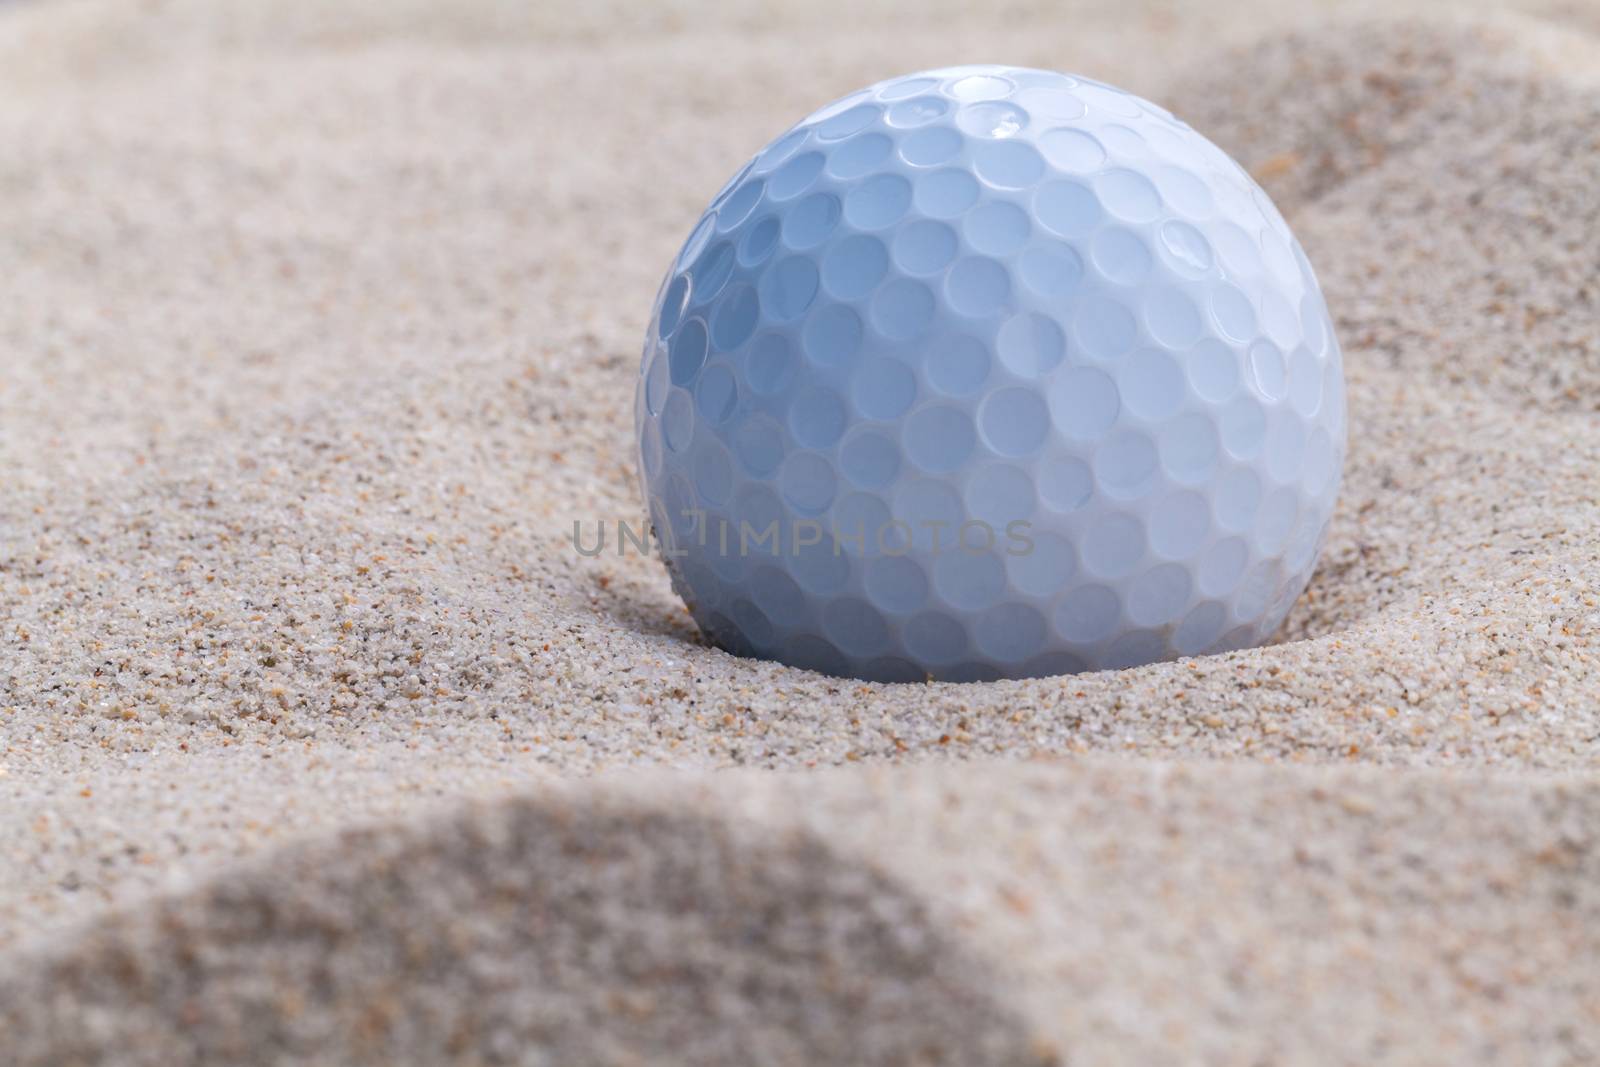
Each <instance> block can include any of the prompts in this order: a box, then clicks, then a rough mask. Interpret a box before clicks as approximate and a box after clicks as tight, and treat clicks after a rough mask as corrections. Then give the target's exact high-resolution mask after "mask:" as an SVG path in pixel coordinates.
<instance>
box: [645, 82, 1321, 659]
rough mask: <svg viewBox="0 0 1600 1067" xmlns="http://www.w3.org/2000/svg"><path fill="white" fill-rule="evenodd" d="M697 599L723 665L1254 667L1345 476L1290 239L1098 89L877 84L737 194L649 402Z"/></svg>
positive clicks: (676, 546)
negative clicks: (1204, 659) (1223, 656)
mask: <svg viewBox="0 0 1600 1067" xmlns="http://www.w3.org/2000/svg"><path fill="white" fill-rule="evenodd" d="M635 419H636V425H637V430H638V439H639V469H640V475H641V480H642V483H643V489H644V496H645V502H646V506H647V508H648V510H649V514H650V518H651V521H652V523H653V525H654V527H655V530H656V533H657V536H658V538H660V541H661V546H662V554H663V556H664V558H665V559H666V562H667V566H668V569H669V571H670V573H671V577H672V580H673V585H674V587H675V588H676V589H677V591H678V592H679V594H680V595H681V596H682V597H683V599H684V601H685V602H686V603H687V605H688V606H689V608H690V610H691V612H692V613H693V615H694V618H695V621H696V622H697V623H698V624H699V626H700V628H701V630H702V631H703V632H704V633H705V634H706V635H707V636H708V637H709V638H710V639H711V640H712V641H713V642H715V643H716V644H717V645H719V646H721V647H722V648H724V649H727V650H729V651H731V652H735V653H739V654H744V655H755V656H762V657H768V658H773V659H777V660H781V661H783V662H785V663H789V664H792V665H796V666H801V667H807V668H812V669H815V670H819V671H823V672H826V673H829V674H835V675H845V676H855V677H860V678H867V679H874V680H881V681H923V680H927V679H929V678H932V679H939V680H950V681H976V680H985V679H995V678H1001V677H1026V676H1035V675H1046V674H1060V673H1070V672H1076V671H1084V670H1098V669H1104V668H1114V667H1129V666H1134V665H1138V664H1143V663H1150V662H1154V661H1158V660H1162V659H1169V658H1173V657H1177V656H1191V655H1199V654H1203V653H1208V652H1215V651H1221V650H1228V649H1236V648H1242V647H1246V646H1249V645H1252V644H1255V643H1257V642H1260V641H1262V640H1264V639H1265V638H1267V637H1268V636H1270V635H1271V634H1272V633H1273V631H1274V630H1276V629H1277V628H1278V626H1279V625H1280V624H1281V623H1282V621H1283V619H1284V616H1285V615H1286V614H1287V613H1288V611H1289V608H1290V606H1291V605H1292V604H1293V602H1294V601H1295V599H1296V597H1298V596H1299V594H1300V592H1301V591H1302V590H1303V589H1304V588H1305V585H1306V582H1307V580H1308V579H1309V577H1310V575H1311V571H1312V568H1313V567H1314V565H1315V563H1316V559H1317V554H1318V551H1319V549H1320V547H1321V545H1322V542H1323V538H1324V535H1325V533H1326V531H1327V527H1328V520H1329V516H1330V515H1331V514H1332V512H1333V507H1334V500H1335V497H1336V495H1337V493H1338V487H1339V479H1340V472H1341V468H1342V465H1343V458H1344V448H1345V398H1344V379H1343V373H1342V370H1341V359H1340V352H1339V345H1338V342H1337V340H1336V339H1335V337H1334V334H1333V329H1332V326H1331V323H1330V322H1329V318H1328V312H1327V308H1326V306H1325V304H1324V303H1323V299H1322V295H1321V291H1320V290H1319V288H1318V286H1317V281H1316V278H1315V276H1314V275H1313V273H1312V270H1311V267H1310V265H1309V263H1308V262H1307V261H1306V257H1305V255H1304V253H1303V252H1302V251H1301V248H1300V245H1299V243H1298V242H1297V241H1296V240H1295V238H1294V236H1293V234H1291V233H1290V231H1289V227H1288V226H1287V225H1286V224H1285V223H1284V221H1283V218H1282V216H1281V215H1280V214H1279V213H1278V211H1277V209H1276V208H1275V207H1274V206H1273V204H1272V201H1271V200H1270V199H1268V197H1267V195H1266V194H1265V193H1264V192H1263V191H1262V190H1261V189H1260V187H1259V186H1257V185H1256V183H1255V182H1254V181H1252V180H1251V178H1250V176H1249V175H1248V174H1246V173H1245V172H1244V171H1243V170H1242V169H1241V168H1240V167H1239V166H1238V165H1237V164H1236V163H1235V162H1234V161H1233V160H1231V159H1230V158H1229V157H1228V156H1227V155H1226V154H1225V153H1224V152H1222V151H1221V150H1220V149H1218V148H1217V147H1216V146H1214V145H1213V144H1211V142H1209V141H1207V140H1206V139H1205V138H1204V137H1202V136H1200V134H1198V133H1196V132H1195V131H1194V130H1192V129H1190V128H1189V127H1188V126H1187V125H1185V124H1184V123H1182V122H1181V121H1179V120H1177V119H1175V118H1173V116H1172V115H1170V114H1169V113H1168V112H1167V111H1165V110H1164V109H1162V108H1160V107H1158V106H1156V105H1154V104H1152V103H1150V102H1148V101H1146V100H1142V99H1140V98H1139V97H1137V96H1134V95H1132V94H1130V93H1126V92H1122V91H1120V90H1118V89H1114V88H1112V87H1110V86H1107V85H1104V84H1101V83H1099V82H1095V81H1091V80H1089V79H1086V78H1079V77H1071V76H1067V75H1064V74H1057V73H1051V72H1048V71H1041V70H1027V69H1019V68H1014V67H1000V66H981V67H976V66H975V67H960V68H951V69H946V70H934V71H927V72H925V73H920V74H913V75H909V76H906V77H901V78H894V79H891V80H889V81H884V82H880V83H879V84H877V85H874V86H871V87H870V88H867V89H863V90H861V91H860V92H857V93H854V94H852V95H850V96H847V97H845V98H844V99H842V100H838V101H836V102H835V103H833V104H830V105H828V106H827V107H825V108H823V109H822V110H820V111H818V112H817V113H815V114H814V115H811V116H810V117H809V118H807V119H805V120H803V121H802V122H800V123H799V124H797V125H796V126H794V127H793V128H792V129H790V130H789V131H787V132H786V133H784V134H783V135H781V136H780V137H778V138H777V139H776V140H774V141H773V142H772V143H771V144H769V145H768V146H767V147H766V148H764V149H762V150H761V151H760V152H759V153H757V154H756V156H755V157H754V158H753V159H751V160H750V161H749V163H747V164H746V165H745V166H744V167H743V168H742V169H741V170H740V171H739V172H738V173H737V174H736V175H734V177H733V179H732V180H731V181H729V182H728V183H727V185H726V186H725V187H724V188H723V190H722V192H721V193H719V194H718V195H717V197H716V198H715V200H714V201H713V202H712V204H711V206H710V207H709V208H708V209H707V210H706V212H705V214H704V215H703V216H702V217H701V219H700V220H699V222H698V224H697V225H695V227H694V228H693V231H692V232H691V234H690V236H689V238H688V240H687V242H685V244H684V246H683V249H682V251H681V252H679V254H678V256H677V259H676V261H675V262H674V263H673V264H672V267H671V269H670V270H669V271H668V273H667V277H666V279H665V280H664V282H663V283H662V286H661V291H660V295H659V296H658V298H657V301H656V308H655V312H654V315H653V317H652V321H651V323H650V327H649V335H648V338H647V340H646V343H645V348H644V357H643V361H642V365H641V371H640V380H639V383H638V389H637V395H636V399H635Z"/></svg>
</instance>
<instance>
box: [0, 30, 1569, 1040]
mask: <svg viewBox="0 0 1600 1067" xmlns="http://www.w3.org/2000/svg"><path fill="white" fill-rule="evenodd" d="M1386 6H1387V7H1392V5H1386ZM302 7H304V9H303V10H302ZM1419 10H1420V8H1419ZM318 12H320V9H317V11H313V8H312V6H311V5H288V6H287V7H286V8H285V9H284V11H283V12H282V13H281V15H280V16H274V17H268V16H267V14H266V13H265V9H259V10H258V5H255V4H252V3H246V2H244V0H238V2H234V3H227V4H221V5H208V6H204V7H201V6H197V5H194V4H190V3H187V2H186V3H180V4H176V5H173V6H172V7H170V8H166V9H161V10H159V11H154V12H146V11H145V10H144V9H143V8H142V7H140V6H138V5H125V4H122V3H116V2H111V0H87V2H84V0H79V2H68V0H59V2H50V3H37V4H23V5H18V6H15V7H13V8H10V9H8V10H4V11H0V67H4V66H7V65H8V62H9V67H10V69H11V70H14V71H15V72H16V75H15V77H16V84H17V85H19V86H20V90H19V91H17V92H14V93H7V94H4V96H3V97H0V144H4V145H5V146H6V149H5V151H4V152H0V194H3V195H0V277H4V278H6V279H8V283H7V284H8V285H9V286H10V289H9V293H10V295H11V297H12V299H9V300H6V301H4V302H0V471H3V472H4V476H5V484H4V489H3V491H0V634H4V635H5V641H6V643H5V645H4V647H5V649H6V652H5V657H4V660H3V661H0V1059H4V1060H5V1061H6V1062H15V1063H19V1064H47V1063H50V1064H54V1063H63V1062H91V1063H92V1062H108V1063H109V1062H117V1063H151V1064H157V1063H159V1064H174V1063H199V1062H219V1061H227V1062H240V1063H257V1062H259V1063H269V1062H283V1061H284V1060H286V1059H287V1060H292V1061H294V1062H305V1063H368V1062H370V1063H417V1064H432V1063H441V1062H460V1063H551V1064H558V1063H559V1064H574V1063H596V1064H625V1063H651V1064H658V1063H680V1062H681V1063H695V1064H747V1063H751V1062H772V1063H785V1064H786V1063H794V1064H811V1063H847V1062H863V1063H951V1064H983V1063H995V1064H1002V1063H1004V1064H1017V1063H1029V1062H1040V1063H1049V1062H1068V1061H1075V1062H1130V1063H1147V1062H1152V1061H1161V1060H1175V1059H1176V1060H1185V1061H1201V1062H1217V1063H1231V1062H1256V1061H1272V1062H1327V1061H1328V1059H1329V1057H1330V1056H1333V1057H1334V1058H1337V1059H1339V1060H1341V1061H1348V1062H1362V1063H1368V1062H1376V1061H1381V1060H1384V1059H1386V1058H1387V1059H1390V1060H1397V1061H1408V1060H1409V1061H1416V1060H1439V1059H1443V1060H1447V1061H1449V1062H1457V1063H1465V1062H1485V1063H1490V1062H1514V1061H1516V1062H1520V1061H1533V1060H1538V1061H1544V1062H1579V1061H1583V1060H1585V1059H1593V1058H1600V976H1597V974H1596V972H1595V970H1594V968H1593V967H1592V966H1591V965H1590V963H1591V961H1592V960H1593V959H1594V958H1595V956H1596V953H1597V952H1600V889H1597V888H1596V887H1600V867H1597V862H1600V861H1597V856H1600V842H1597V841H1596V838H1595V827H1597V826H1600V779H1597V778H1596V768H1597V754H1600V676H1597V670H1600V665H1597V661H1596V655H1597V648H1596V645H1595V641H1596V634H1597V633H1600V492H1597V490H1596V486H1597V485H1600V482H1597V481H1596V478H1595V472H1596V471H1597V470H1600V417H1597V414H1596V411H1597V407H1600V401H1597V399H1596V398H1597V397H1600V282H1597V281H1596V277H1597V271H1596V268H1597V267H1600V261H1597V260H1596V254H1595V249H1596V248H1597V247H1600V199H1597V196H1596V192H1595V190H1596V189H1600V141H1597V140H1596V136H1597V135H1596V132H1595V131H1596V130H1597V129H1600V90H1597V89H1596V88H1594V87H1592V86H1591V85H1589V84H1586V83H1585V82H1584V81H1583V80H1582V77H1583V75H1584V72H1585V71H1587V70H1593V69H1600V39H1596V38H1594V37H1591V36H1588V34H1589V32H1590V30H1589V29H1584V28H1572V29H1567V28H1563V27H1562V26H1561V25H1558V24H1557V23H1556V22H1555V21H1552V20H1551V19H1548V18H1544V19H1541V18H1536V17H1534V16H1532V15H1518V16H1510V15H1496V16H1492V17H1489V18H1487V19H1480V20H1478V21H1475V22H1471V23H1462V22H1458V21H1454V20H1452V21H1448V22H1444V21H1438V19H1439V18H1442V17H1443V16H1442V15H1433V14H1429V15H1427V16H1426V17H1425V18H1423V19H1420V20H1414V21H1410V22H1405V23H1392V22H1388V21H1384V22H1371V21H1359V20H1358V21H1354V22H1346V23H1344V24H1340V25H1337V26H1332V27H1330V26H1325V25H1321V24H1308V23H1306V21H1305V20H1306V19H1307V18H1308V17H1315V16H1316V14H1317V13H1316V12H1314V11H1311V12H1308V11H1293V10H1286V9H1285V8H1284V7H1283V6H1282V5H1270V6H1266V5H1264V6H1263V8H1262V9H1261V10H1259V11H1247V12H1241V13H1240V14H1239V15H1238V16H1237V19H1236V21H1235V22H1234V23H1233V24H1232V26H1231V28H1230V29H1229V31H1228V37H1229V39H1230V40H1234V41H1239V42H1241V44H1240V47H1239V48H1237V49H1234V50H1229V49H1228V48H1226V47H1225V46H1224V43H1223V42H1219V41H1216V40H1211V39H1207V38H1206V37H1205V36H1204V34H1202V33H1201V32H1200V31H1201V30H1202V28H1204V27H1206V26H1208V25H1209V21H1208V20H1209V19H1210V17H1211V16H1210V15H1207V16H1206V17H1205V19H1202V17H1201V16H1202V14H1204V13H1203V12H1201V11H1199V9H1197V10H1196V11H1195V12H1194V13H1184V12H1181V11H1180V12H1176V13H1175V12H1173V11H1171V10H1169V9H1166V8H1154V7H1152V8H1151V9H1150V10H1148V11H1144V10H1142V9H1141V10H1137V11H1119V12H1118V13H1117V15H1116V17H1115V18H1113V17H1111V16H1109V15H1106V14H1103V13H1102V14H1096V13H1093V12H1086V13H1080V12H1066V11H1063V12H1061V13H1058V14H1054V15H1049V16H1045V15H1040V14H1038V13H1037V12H1031V13H1019V14H1018V15H1017V17H1016V18H1014V19H990V18H982V19H979V18H976V17H971V18H970V19H968V20H967V21H961V19H962V18H964V17H965V16H953V18H954V19H955V21H952V22H950V23H949V24H948V25H943V26H940V27H938V28H937V30H938V32H935V31H934V30H933V29H919V28H917V27H911V28H909V29H908V28H907V27H905V26H903V25H901V24H900V23H899V22H898V21H897V20H896V19H895V18H894V17H893V15H894V9H893V8H892V7H884V8H883V9H881V10H879V9H876V8H873V9H871V10H869V11H867V12H866V13H865V19H864V25H865V28H864V29H863V30H862V31H861V32H860V33H859V34H853V35H848V36H845V35H839V34H837V32H836V31H835V30H834V29H833V28H832V27H831V26H830V24H829V21H828V19H827V18H826V17H824V15H825V13H823V14H821V15H819V14H818V13H817V12H815V11H812V10H811V9H810V8H809V7H808V8H807V11H806V12H793V13H790V12H780V11H765V10H764V9H763V8H762V7H761V6H760V5H757V4H754V3H752V4H748V5H736V7H735V8H734V9H733V10H731V11H729V12H725V13H724V14H725V15H726V20H725V21H723V22H721V23H719V24H717V25H712V24H711V22H710V20H709V16H707V17H706V18H704V19H697V18H695V17H685V18H683V19H675V18H671V17H667V16H665V15H663V16H656V15H651V16H649V19H647V20H646V21H641V22H638V23H628V24H623V25H624V26H625V27H626V29H627V32H620V30H619V32H606V33H602V32H599V31H600V30H601V29H603V28H605V26H606V23H605V20H604V18H602V16H601V14H600V13H596V12H587V13H585V14H584V15H583V17H582V18H581V19H579V20H578V21H577V22H576V23H574V24H572V25H565V24H563V23H562V22H561V21H560V20H555V19H553V18H551V17H550V15H549V13H548V12H545V13H543V14H541V13H540V12H539V11H530V13H527V14H525V15H521V16H517V15H513V14H510V13H507V12H506V11H503V10H502V9H500V8H499V7H498V6H496V5H493V4H489V3H487V2H485V3H482V4H477V3H472V4H464V5H458V6H453V7H451V8H448V9H447V8H445V7H443V6H441V7H438V8H433V7H428V6H426V5H402V6H398V7H396V6H390V5H379V6H375V7H373V8H371V9H368V8H366V7H362V6H359V5H351V6H350V7H349V8H348V9H341V11H340V13H338V14H336V15H329V14H326V13H318ZM519 19H520V21H519ZM784 20H788V21H784ZM1592 25H1593V23H1591V27H1592ZM685 30H692V31H693V32H692V33H686V32H683V31H685ZM780 30H781V32H779V31H780ZM1246 38H1253V40H1246ZM952 39H959V40H960V41H961V42H962V48H963V54H962V55H960V56H957V55H952V54H951V53H950V51H949V49H950V47H951V45H950V41H951V40H952ZM806 42H810V43H811V47H809V48H806V47H802V45H803V44H804V43H806ZM707 48H715V49H716V50H717V52H718V54H719V55H720V56H725V57H726V62H725V63H723V64H721V65H720V66H716V67H710V68H708V67H707V65H706V64H705V62H704V58H705V50H706V49H707ZM969 54H970V55H982V56H985V57H1000V58H1005V59H1007V60H1008V61H1015V62H1021V63H1028V64H1032V65H1041V66H1058V67H1063V68H1069V69H1079V70H1083V71H1084V72H1086V73H1089V74H1093V75H1095V76H1099V77H1103V78H1106V79H1108V80H1112V81H1115V82H1118V83H1120V84H1124V85H1126V86H1128V87H1129V88H1130V89H1133V90H1135V91H1138V92H1140V93H1142V94H1144V95H1147V96H1150V97H1151V98H1153V99H1156V100H1158V101H1161V102H1163V103H1166V104H1167V105H1169V106H1170V107H1172V108H1173V109H1174V110H1175V111H1177V112H1178V113H1180V114H1182V115H1184V116H1185V117H1187V118H1188V119H1189V120H1190V121H1191V122H1192V123H1193V124H1194V125H1196V127H1197V128H1199V129H1201V130H1202V131H1203V132H1206V133H1208V134H1209V135H1211V136H1212V137H1213V138H1214V139H1216V140H1217V141H1218V143H1220V144H1221V145H1223V147H1225V148H1227V149H1229V150H1230V151H1232V152H1234V153H1235V154H1236V155H1237V156H1238V157H1239V158H1240V160H1241V161H1242V162H1244V163H1245V165H1246V166H1247V167H1249V168H1251V169H1252V170H1253V171H1254V172H1255V173H1256V174H1257V175H1258V176H1259V177H1260V179H1261V180H1262V181H1263V183H1264V184H1265V185H1266V186H1267V188H1268V189H1269V191H1271V192H1272V193H1273V194H1274V196H1275V197H1277V198H1278V201H1279V203H1280V205H1281V206H1282V207H1283V209H1284V212H1285V214H1286V215H1287V217H1288V218H1289V219H1290V222H1291V223H1292V224H1293V226H1294V227H1295V229H1296V232H1297V233H1298V234H1299V236H1300V237H1301V240H1302V242H1303V243H1304V244H1305V246H1306V249H1307V251H1308V254H1309V255H1310V257H1311V259H1312V261H1313V263H1314V264H1315V265H1316V267H1317V269H1318V273H1319V275H1320V276H1321V279H1322V282H1323V286H1324V289H1325V291H1326V294H1327V297H1328V301H1329V305H1330V308H1331V310H1332V311H1333V313H1334V314H1335V317H1336V319H1337V320H1338V324H1339V329H1340V334H1341V338H1342V340H1343V342H1344V346H1345V350H1346V360H1347V367H1348V373H1349V384H1350V419H1351V429H1350V443H1351V451H1350V457H1349V460H1348V462H1347V467H1346V483H1345V490H1344V494H1343V496H1342V498H1341V507H1340V511H1339V513H1338V514H1337V516H1336V518H1335V521H1334V525H1333V529H1332V532H1331V535H1330V543H1329V546H1328V549H1327V551H1326V554H1325V556H1324V559H1323V562H1322V565H1321V567H1320V568H1319V571H1318V573H1317V576H1316V577H1315V578H1314V579H1313V582H1312V586H1311V588H1310V590H1309V591H1308V593H1307V595H1306V597H1305V598H1304V599H1303V600H1302V601H1301V603H1300V604H1299V605H1297V607H1296V609H1295V611H1294V613H1293V614H1292V615H1291V618H1290V620H1289V623H1288V625H1287V626H1286V628H1285V631H1284V633H1283V634H1282V635H1281V637H1280V640H1279V642H1278V643H1276V644H1274V645H1272V646H1271V647H1267V648H1263V649H1258V650H1253V651H1248V652H1242V653H1236V654H1232V655H1227V656H1219V657H1212V658H1206V659H1197V660H1190V661H1181V662H1176V663H1168V664H1158V665H1154V666H1151V667H1146V668H1141V669H1138V670H1134V671H1126V672H1119V673H1114V674H1097V675H1084V676H1077V677H1069V678H1054V679H1039V680H1033V681H1027V682H1013V683H994V684H987V685H968V686H954V685H933V686H879V685H869V684H862V683H856V682H846V681H840V680H838V679H832V678H824V677H820V676H817V675H813V674H809V673H806V672H803V671H795V670H790V669H787V668H783V667H780V666H776V665H773V664H768V663H759V662H752V661H747V660H740V659H736V658H732V657H729V656H727V655H725V654H723V653H721V652H719V651H716V650H714V649H711V648H708V647H706V646H705V645H704V644H702V643H700V642H699V641H698V640H697V639H696V637H695V635H694V632H693V628H692V625H691V624H690V622H689V620H688V617H687V615H686V614H685V612H684V611H683V609H682V606H681V605H680V604H679V603H677V601H676V600H675V598H674V597H673V596H672V594H671V592H670V590H669V588H668V586H667V582H666V578H665V574H664V572H663V571H662V569H661V568H660V567H659V566H658V565H657V564H656V563H655V562H653V561H649V560H640V559H635V558H631V557H630V558H623V559H617V558H609V557H608V558H602V559H585V558H582V557H580V556H578V555H577V554H576V553H575V552H574V551H573V550H572V548H571V545H570V543H569V541H568V538H569V537H570V532H571V525H572V522H573V520H574V519H582V520H584V521H587V522H592V521H594V520H596V519H598V518H604V519H606V520H607V521H613V522H614V521H615V520H617V519H619V518H620V519H634V518H635V517H636V515H637V511H638V505H637V502H636V500H635V496H634V492H633V484H632V472H631V470H629V467H628V464H629V462H630V460H629V458H628V457H629V455H630V451H631V449H630V446H629V440H628V437H629V426H628V404H629V400H630V397H631V393H630V390H631V386H632V375H633V374H634V371H635V366H636V360H637V335H638V334H639V333H640V331H641V330H642V328H643V318H644V315H645V313H646V312H647V311H648V307H649V300H650V296H651V294H652V293H653V292H654V288H655V285H656V282H657V280H658V278H657V276H658V273H659V269H660V266H661V264H662V263H664V262H665V261H666V260H667V258H668V257H669V256H670V254H671V251H672V249H673V247H675V245H676V243H677V242H678V241H679V240H681V238H682V236H683V235H682V233H681V232H680V230H681V229H682V227H683V226H684V225H685V224H686V220H690V219H692V218H693V217H694V215H695V213H696V211H697V210H698V208H699V207H700V206H701V204H702V202H703V201H704V200H705V198H706V197H707V196H708V195H709V194H710V193H711V192H712V191H714V190H715V189H716V187H717V186H718V185H720V184H721V181H722V180H723V179H724V178H725V177H726V175H727V173H730V172H731V170H732V168H733V167H734V166H736V165H737V163H738V162H739V160H740V159H741V158H742V156H743V155H744V154H745V153H747V152H748V150H749V148H750V146H752V145H756V144H760V143H762V141H764V140H765V138H766V137H768V136H769V135H770V134H771V133H772V132H773V130H775V129H777V128H781V127H782V126H783V125H785V124H786V123H787V122H788V121H790V120H792V118H793V117H794V116H795V115H798V114H802V113H804V112H805V111H807V110H809V109H810V108H811V107H812V106H814V104H815V102H816V101H818V100H826V99H830V98H832V97H834V96H837V95H838V94H839V93H840V92H842V91H844V90H847V89H849V88H851V87H853V86H855V85H857V84H864V83H866V82H868V81H871V80H874V79H875V78H877V77H881V76H882V75H883V74H884V73H886V72H888V70H890V69H894V70H902V69H904V70H909V69H915V68H917V67H923V66H932V65H936V64H938V63H940V62H949V61H952V60H954V59H959V58H963V57H964V56H967V55H969ZM1178 58H1181V59H1182V62H1181V63H1180V62H1176V61H1175V59H1178ZM646 150H648V158H647V159H646V158H641V153H643V152H645V151H646ZM1348 764H1358V765H1359V766H1354V767H1352V766H1345V765H1348ZM1330 1050H1334V1051H1330Z"/></svg>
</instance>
